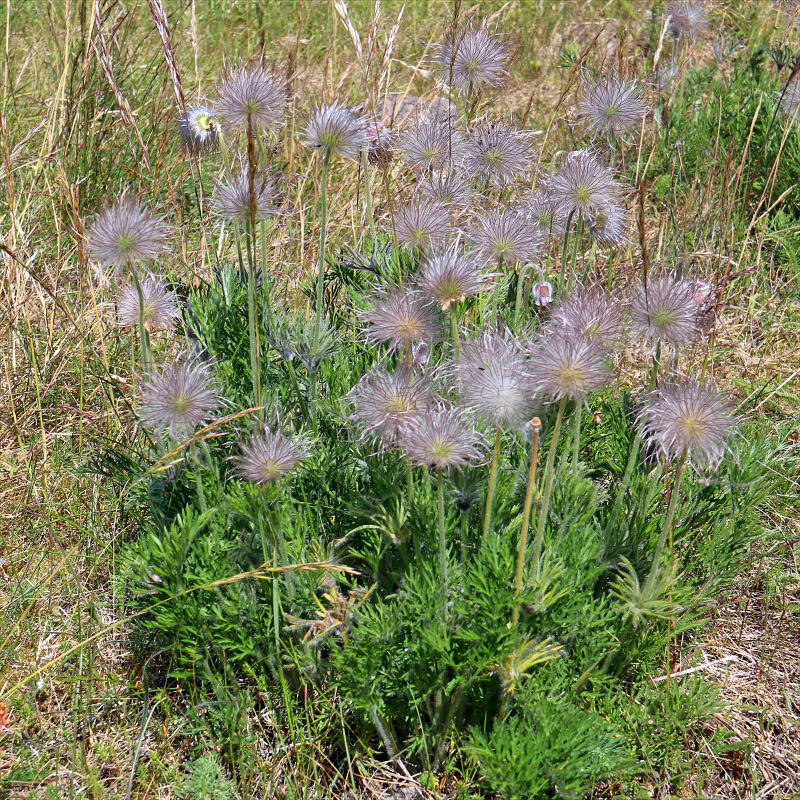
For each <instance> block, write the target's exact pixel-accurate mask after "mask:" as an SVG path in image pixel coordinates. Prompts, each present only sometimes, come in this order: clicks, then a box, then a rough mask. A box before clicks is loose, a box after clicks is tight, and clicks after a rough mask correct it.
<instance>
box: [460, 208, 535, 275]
mask: <svg viewBox="0 0 800 800" xmlns="http://www.w3.org/2000/svg"><path fill="white" fill-rule="evenodd" d="M467 235H468V237H469V239H470V241H471V242H472V243H473V245H474V246H475V249H476V251H477V252H478V253H480V255H481V256H483V257H484V258H486V259H487V260H500V259H502V260H503V261H504V262H505V263H506V264H514V263H515V262H517V261H519V262H522V263H525V262H528V261H533V260H535V259H536V257H537V256H538V255H539V252H540V250H541V247H542V243H543V241H544V236H543V235H542V232H541V230H540V229H539V227H538V225H536V223H535V222H534V221H533V220H532V219H531V218H530V217H528V216H527V215H526V214H525V213H522V212H520V211H517V210H513V209H506V210H502V211H500V210H493V211H489V212H487V213H486V214H481V215H479V216H477V217H475V219H474V221H473V224H472V226H471V227H470V229H469V231H468V233H467Z"/></svg>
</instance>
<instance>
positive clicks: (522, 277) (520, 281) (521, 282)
mask: <svg viewBox="0 0 800 800" xmlns="http://www.w3.org/2000/svg"><path fill="white" fill-rule="evenodd" d="M526 273H527V270H526V269H525V264H523V265H522V266H521V267H520V268H519V276H518V277H517V299H516V301H515V303H514V320H515V321H517V320H519V312H520V310H521V309H522V295H523V292H524V289H525V281H526Z"/></svg>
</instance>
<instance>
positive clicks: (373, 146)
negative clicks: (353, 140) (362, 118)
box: [366, 119, 397, 167]
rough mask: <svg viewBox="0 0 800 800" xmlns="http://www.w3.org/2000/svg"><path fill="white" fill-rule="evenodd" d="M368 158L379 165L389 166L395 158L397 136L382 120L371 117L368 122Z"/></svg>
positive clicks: (370, 161) (371, 162)
mask: <svg viewBox="0 0 800 800" xmlns="http://www.w3.org/2000/svg"><path fill="white" fill-rule="evenodd" d="M366 136H367V159H368V160H369V163H370V164H374V165H375V166H377V167H388V166H389V164H391V163H392V161H393V159H394V154H395V150H396V148H397V136H396V134H395V133H394V131H392V130H391V129H390V128H388V127H387V126H386V125H384V124H383V123H382V122H381V121H380V120H377V119H370V120H368V121H367V123H366Z"/></svg>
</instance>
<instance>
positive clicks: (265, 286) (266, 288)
mask: <svg viewBox="0 0 800 800" xmlns="http://www.w3.org/2000/svg"><path fill="white" fill-rule="evenodd" d="M260 227H261V282H262V292H263V295H264V307H265V308H266V309H267V320H268V321H269V324H270V326H271V327H272V328H273V329H274V327H275V317H274V315H273V313H272V288H271V286H270V279H269V267H268V266H267V220H265V219H264V220H261V226H260Z"/></svg>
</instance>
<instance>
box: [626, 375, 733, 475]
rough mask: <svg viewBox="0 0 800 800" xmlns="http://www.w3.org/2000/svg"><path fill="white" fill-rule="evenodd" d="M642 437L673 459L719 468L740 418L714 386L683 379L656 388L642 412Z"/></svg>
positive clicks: (701, 466) (640, 426) (640, 413)
mask: <svg viewBox="0 0 800 800" xmlns="http://www.w3.org/2000/svg"><path fill="white" fill-rule="evenodd" d="M638 423H639V429H640V432H641V435H642V438H643V439H644V440H645V442H647V443H648V444H649V445H650V446H651V447H654V448H656V449H658V450H660V451H661V452H663V453H664V455H665V456H667V457H668V458H672V459H678V458H683V457H684V456H685V457H687V458H688V459H689V462H690V463H691V464H692V465H693V466H695V467H697V468H703V467H711V468H714V467H716V466H717V465H718V464H719V462H720V461H721V460H722V458H723V456H724V455H725V452H726V450H727V449H728V440H729V438H730V437H731V436H732V435H733V433H734V432H735V429H736V426H737V420H736V418H735V416H734V415H733V411H732V408H731V405H730V403H729V402H728V401H727V400H726V399H725V397H724V396H723V395H722V394H721V393H720V392H718V391H716V390H715V389H712V388H710V387H708V386H702V385H701V384H699V383H698V382H697V381H695V380H682V381H678V382H674V383H672V384H668V385H665V386H662V387H660V388H659V389H656V390H655V391H653V392H650V394H649V395H648V397H647V400H646V402H645V404H644V406H643V407H642V410H641V411H640V412H639V417H638Z"/></svg>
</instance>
